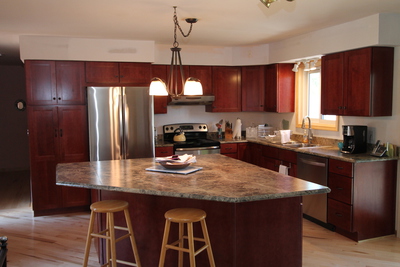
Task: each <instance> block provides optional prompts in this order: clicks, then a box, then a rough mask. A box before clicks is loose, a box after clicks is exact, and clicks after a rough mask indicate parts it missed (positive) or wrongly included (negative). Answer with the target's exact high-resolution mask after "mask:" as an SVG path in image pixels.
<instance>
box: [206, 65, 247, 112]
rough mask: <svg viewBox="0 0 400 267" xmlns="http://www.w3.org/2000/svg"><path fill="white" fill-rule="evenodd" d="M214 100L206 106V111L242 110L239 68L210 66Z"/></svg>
mask: <svg viewBox="0 0 400 267" xmlns="http://www.w3.org/2000/svg"><path fill="white" fill-rule="evenodd" d="M212 84H213V94H214V96H215V101H214V103H213V104H212V105H208V106H206V111H208V112H240V111H241V110H242V93H241V68H240V67H225V66H215V67H212Z"/></svg>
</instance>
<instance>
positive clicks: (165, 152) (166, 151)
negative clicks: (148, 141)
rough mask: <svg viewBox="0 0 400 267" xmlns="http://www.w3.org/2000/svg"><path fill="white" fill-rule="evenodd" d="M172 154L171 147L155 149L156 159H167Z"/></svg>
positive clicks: (172, 149)
mask: <svg viewBox="0 0 400 267" xmlns="http://www.w3.org/2000/svg"><path fill="white" fill-rule="evenodd" d="M172 154H174V148H173V147H172V146H163V147H156V157H168V156H171V155H172Z"/></svg>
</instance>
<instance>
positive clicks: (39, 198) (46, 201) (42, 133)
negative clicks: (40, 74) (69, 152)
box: [28, 106, 61, 211]
mask: <svg viewBox="0 0 400 267" xmlns="http://www.w3.org/2000/svg"><path fill="white" fill-rule="evenodd" d="M28 118H29V120H28V127H29V148H30V168H31V186H32V188H31V190H32V207H33V210H34V211H38V210H49V209H55V208H58V207H59V206H60V192H61V191H60V189H59V188H58V187H57V186H56V177H55V173H56V164H57V162H58V152H59V146H58V142H57V138H58V136H59V132H58V128H57V108H56V107H52V106H28Z"/></svg>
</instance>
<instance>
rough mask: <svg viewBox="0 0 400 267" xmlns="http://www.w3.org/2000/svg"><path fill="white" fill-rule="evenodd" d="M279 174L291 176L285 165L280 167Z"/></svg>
mask: <svg viewBox="0 0 400 267" xmlns="http://www.w3.org/2000/svg"><path fill="white" fill-rule="evenodd" d="M279 173H282V174H285V175H288V174H289V168H288V167H286V166H285V165H279Z"/></svg>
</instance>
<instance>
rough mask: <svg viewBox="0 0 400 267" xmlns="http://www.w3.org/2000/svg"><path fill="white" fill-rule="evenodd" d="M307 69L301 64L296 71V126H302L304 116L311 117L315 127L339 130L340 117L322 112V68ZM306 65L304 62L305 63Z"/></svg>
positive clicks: (318, 63)
mask: <svg viewBox="0 0 400 267" xmlns="http://www.w3.org/2000/svg"><path fill="white" fill-rule="evenodd" d="M319 65H320V60H319V61H318V62H317V64H316V66H317V68H316V69H314V70H310V71H305V70H304V67H302V66H299V68H298V71H297V72H296V97H297V99H296V127H299V128H300V127H301V124H302V121H303V118H304V117H305V116H309V117H310V118H311V126H312V128H313V129H318V130H328V131H338V117H337V116H335V115H322V114H321V68H320V67H319ZM303 66H304V64H303Z"/></svg>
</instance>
